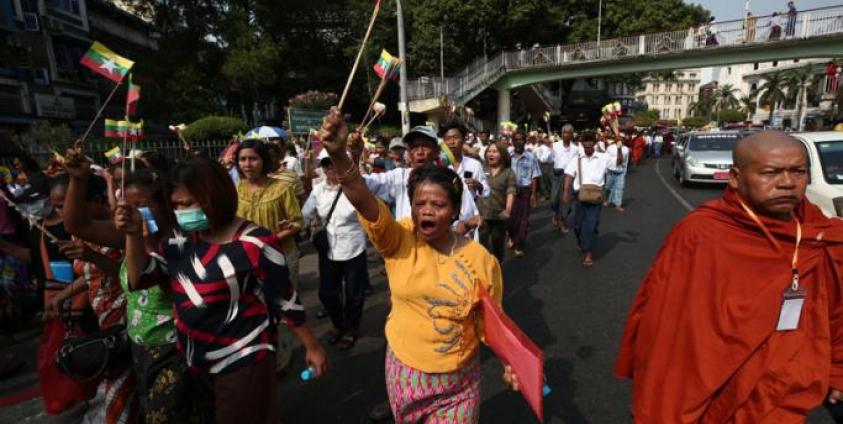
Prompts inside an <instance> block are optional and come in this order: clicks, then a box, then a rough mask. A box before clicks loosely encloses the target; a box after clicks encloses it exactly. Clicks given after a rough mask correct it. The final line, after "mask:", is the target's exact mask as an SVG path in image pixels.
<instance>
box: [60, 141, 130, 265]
mask: <svg viewBox="0 0 843 424" xmlns="http://www.w3.org/2000/svg"><path fill="white" fill-rule="evenodd" d="M66 157H67V160H66V162H65V165H64V166H65V169H67V174H68V175H69V176H70V184H68V186H67V196H66V197H65V201H64V209H63V210H62V217H63V218H64V227H65V229H67V231H68V232H70V233H71V234H73V235H75V236H77V237H79V238H81V239H82V240H85V241H89V242H91V243H94V244H98V245H100V246H106V247H112V248H115V249H122V248H123V243H124V239H123V233H122V232H120V231H117V229H116V228H115V227H114V223H113V222H111V221H95V220H92V219H91V217H90V214H89V213H88V205H87V204H85V192H86V191H87V189H88V178H89V177H90V176H91V162H90V161H89V160H88V158H86V157H85V154H84V152H83V151H82V148H81V147H80V146H77V147H75V148H73V149H68V151H67V156H66Z"/></svg>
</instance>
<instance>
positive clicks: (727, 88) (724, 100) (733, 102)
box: [714, 84, 740, 125]
mask: <svg viewBox="0 0 843 424" xmlns="http://www.w3.org/2000/svg"><path fill="white" fill-rule="evenodd" d="M735 93H740V90H738V89H737V88H735V87H734V86H733V85H732V84H724V85H723V86H722V87H720V88H718V89H717V90H716V91H715V92H714V108H715V109H716V110H717V124H718V125H719V124H720V112H721V111H722V110H723V109H727V108H736V107H738V105H739V104H740V103H739V102H738V97H737V96H736V95H735Z"/></svg>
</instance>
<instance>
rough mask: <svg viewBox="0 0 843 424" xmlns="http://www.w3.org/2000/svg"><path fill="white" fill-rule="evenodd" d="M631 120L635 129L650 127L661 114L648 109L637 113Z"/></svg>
mask: <svg viewBox="0 0 843 424" xmlns="http://www.w3.org/2000/svg"><path fill="white" fill-rule="evenodd" d="M632 118H633V120H634V121H635V126H637V127H652V126H653V125H655V124H656V121H658V120H659V119H660V118H661V114H660V113H659V111H658V110H655V109H650V110H643V111H640V112H637V113H636V114H635V115H634V116H633V117H632Z"/></svg>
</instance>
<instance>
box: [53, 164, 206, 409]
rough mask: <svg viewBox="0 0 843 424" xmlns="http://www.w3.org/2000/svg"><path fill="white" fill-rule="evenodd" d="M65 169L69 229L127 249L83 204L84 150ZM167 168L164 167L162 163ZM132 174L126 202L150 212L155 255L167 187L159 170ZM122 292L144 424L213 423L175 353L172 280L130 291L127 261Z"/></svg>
mask: <svg viewBox="0 0 843 424" xmlns="http://www.w3.org/2000/svg"><path fill="white" fill-rule="evenodd" d="M66 158H67V161H66V162H65V168H66V169H67V172H68V175H70V185H69V186H68V192H67V193H68V195H67V201H66V202H65V207H64V216H65V222H66V225H67V228H68V230H69V231H70V232H71V233H73V234H74V235H75V236H77V237H79V238H80V239H82V240H85V241H87V242H91V243H95V244H97V245H100V246H105V247H109V248H113V249H123V248H124V246H125V244H126V238H125V236H124V235H123V233H122V232H120V231H118V229H117V227H115V225H114V220H113V219H107V220H106V219H96V218H95V217H92V214H91V211H90V210H89V207H88V205H87V204H86V203H85V202H83V201H82V199H84V196H83V193H85V192H86V191H87V187H88V185H89V179H90V177H91V176H90V162H89V161H88V160H87V159H86V158H85V155H84V153H83V152H82V151H81V149H71V150H69V151H68V152H67V155H66ZM158 166H160V167H161V168H163V169H165V170H166V169H167V168H168V166H167V165H166V164H158ZM136 167H137V168H136V170H135V171H134V172H127V173H126V175H125V177H124V178H125V181H124V182H123V185H124V189H125V190H124V192H123V199H122V201H123V202H125V203H126V204H128V205H131V206H132V207H134V208H146V210H148V211H149V213H150V216H151V217H152V220H151V221H152V222H154V225H155V226H157V227H158V228H157V231H154V230H155V228H151V227H150V225H149V224H147V225H146V228H145V231H144V236H145V237H144V243H145V246H146V248H147V249H149V250H154V249H155V248H156V247H157V246H158V245H159V243H160V242H161V235H162V234H166V233H167V232H169V231H170V229H172V227H173V218H172V213H171V212H169V209H168V208H167V201H166V186H165V184H164V181H162V178H161V177H159V175H161V173H162V172H165V171H162V170H161V168H156V169H151V168H147V167H146V165H145V162H144V161H138V163H137V164H136ZM119 281H120V287H121V288H122V290H123V292H124V293H125V296H126V317H127V319H126V330H127V332H128V335H129V341H130V343H131V349H132V366H133V368H134V372H135V377H136V396H137V399H138V401H139V403H140V409H141V421H142V422H146V423H204V422H208V421H209V420H211V419H212V414H209V411H210V412H211V413H212V412H213V411H212V409H211V408H210V407H209V405H208V403H209V402H207V399H205V398H206V397H207V396H205V397H203V396H202V392H203V390H202V389H201V387H202V386H201V384H199V383H198V381H197V380H196V379H194V378H192V377H191V375H190V373H189V372H188V369H187V364H186V363H185V361H184V357H183V356H182V355H181V354H179V352H178V350H177V348H176V343H175V342H176V328H175V324H174V322H173V300H172V296H171V295H170V293H169V292H168V291H167V290H164V289H162V287H165V285H166V284H169V280H167V279H161V280H160V281H159V282H158V283H157V284H150V286H149V287H148V288H147V289H145V290H140V291H131V290H129V286H128V280H127V275H126V262H125V260H124V261H123V262H122V264H121V265H120V269H119Z"/></svg>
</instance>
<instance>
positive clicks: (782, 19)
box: [407, 6, 843, 103]
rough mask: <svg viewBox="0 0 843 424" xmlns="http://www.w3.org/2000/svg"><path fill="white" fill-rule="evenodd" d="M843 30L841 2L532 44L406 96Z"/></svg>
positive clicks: (459, 96) (455, 95)
mask: <svg viewBox="0 0 843 424" xmlns="http://www.w3.org/2000/svg"><path fill="white" fill-rule="evenodd" d="M839 33H843V6H831V7H826V8H820V9H811V10H805V11H801V12H799V13H798V14H796V15H795V16H787V15H779V16H776V17H773V16H754V17H750V18H747V19H736V20H733V21H725V22H717V23H714V24H713V25H702V26H697V27H692V28H688V29H682V30H677V31H667V32H659V33H653V34H641V35H635V36H629V37H620V38H615V39H609V40H602V41H601V42H599V43H598V42H596V41H589V42H582V43H572V44H564V45H563V44H559V45H555V46H544V47H542V46H537V47H533V48H530V49H521V50H514V51H504V52H501V53H499V54H497V55H495V56H493V57H489V58H486V57H484V58H480V59H477V60H475V61H474V62H473V63H472V64H471V65H469V66H467V67H466V68H465V69H463V70H462V71H461V72H459V73H458V74H457V75H455V76H452V77H446V78H444V79H442V78H433V77H422V78H419V79H417V80H415V81H410V82H409V83H408V85H407V95H408V98H409V99H410V100H424V99H431V98H435V97H436V96H439V95H445V96H447V97H448V98H450V99H452V100H456V101H457V102H462V103H465V102H467V101H468V100H470V99H471V98H473V97H474V96H476V95H477V94H479V93H480V92H482V91H483V90H485V89H486V88H487V87H489V85H490V84H492V83H493V82H495V81H496V80H497V79H498V78H499V77H500V76H501V75H503V74H505V73H507V72H510V71H517V70H520V69H536V68H551V67H558V66H565V65H573V64H581V63H587V62H598V61H607V60H617V59H622V58H625V57H631V56H646V55H650V56H652V55H660V54H666V53H677V52H683V51H693V50H701V49H713V50H716V49H717V48H723V47H739V46H753V45H759V44H768V43H776V42H780V41H781V40H788V39H805V38H812V37H820V36H825V35H830V34H839Z"/></svg>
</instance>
